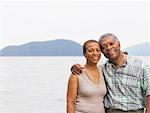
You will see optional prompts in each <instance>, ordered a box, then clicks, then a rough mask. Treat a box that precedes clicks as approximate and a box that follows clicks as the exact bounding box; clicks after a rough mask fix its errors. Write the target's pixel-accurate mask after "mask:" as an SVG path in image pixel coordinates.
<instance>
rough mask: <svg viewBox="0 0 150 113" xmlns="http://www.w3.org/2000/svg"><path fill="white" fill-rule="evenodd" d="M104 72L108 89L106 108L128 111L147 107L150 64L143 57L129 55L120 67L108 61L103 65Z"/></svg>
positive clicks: (149, 92) (149, 88)
mask: <svg viewBox="0 0 150 113" xmlns="http://www.w3.org/2000/svg"><path fill="white" fill-rule="evenodd" d="M147 63H150V62H147ZM103 74H104V77H105V80H106V86H107V90H108V91H107V95H106V96H105V101H104V102H105V107H106V108H111V109H121V110H124V111H128V110H137V109H141V108H144V107H145V98H146V96H147V95H150V66H148V65H145V63H144V62H143V61H142V59H141V58H139V57H135V56H128V58H127V60H126V62H125V63H124V64H123V65H122V67H120V68H115V66H114V65H113V64H112V63H110V62H109V61H108V62H106V63H105V65H104V66H103Z"/></svg>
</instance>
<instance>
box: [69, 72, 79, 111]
mask: <svg viewBox="0 0 150 113" xmlns="http://www.w3.org/2000/svg"><path fill="white" fill-rule="evenodd" d="M77 87H78V81H77V75H74V74H71V76H70V78H69V81H68V89H67V113H75V99H76V94H77Z"/></svg>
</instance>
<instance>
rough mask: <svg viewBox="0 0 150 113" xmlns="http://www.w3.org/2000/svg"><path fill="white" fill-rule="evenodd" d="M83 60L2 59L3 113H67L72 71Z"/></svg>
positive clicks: (0, 89) (0, 90) (0, 93)
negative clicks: (68, 87)
mask: <svg viewBox="0 0 150 113" xmlns="http://www.w3.org/2000/svg"><path fill="white" fill-rule="evenodd" d="M83 61H84V58H83V57H0V113H65V108H66V87H67V82H68V77H69V75H70V67H71V65H72V64H74V63H84V62H83Z"/></svg>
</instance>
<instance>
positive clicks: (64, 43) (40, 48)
mask: <svg viewBox="0 0 150 113" xmlns="http://www.w3.org/2000/svg"><path fill="white" fill-rule="evenodd" d="M81 55H82V46H81V45H80V44H78V43H76V42H74V41H70V40H64V39H58V40H52V41H44V42H30V43H27V44H23V45H20V46H8V47H6V48H3V49H2V50H0V56H81Z"/></svg>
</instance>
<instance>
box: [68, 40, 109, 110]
mask: <svg viewBox="0 0 150 113" xmlns="http://www.w3.org/2000/svg"><path fill="white" fill-rule="evenodd" d="M83 55H84V57H85V58H86V64H85V68H84V69H83V70H82V74H80V75H74V74H71V75H70V78H69V81H68V89H67V113H105V110H104V105H103V98H104V95H105V94H106V86H105V82H104V78H103V75H102V70H101V68H100V66H97V63H98V61H99V60H100V57H101V51H100V46H99V43H98V42H97V41H95V40H88V41H86V42H85V43H84V45H83Z"/></svg>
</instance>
